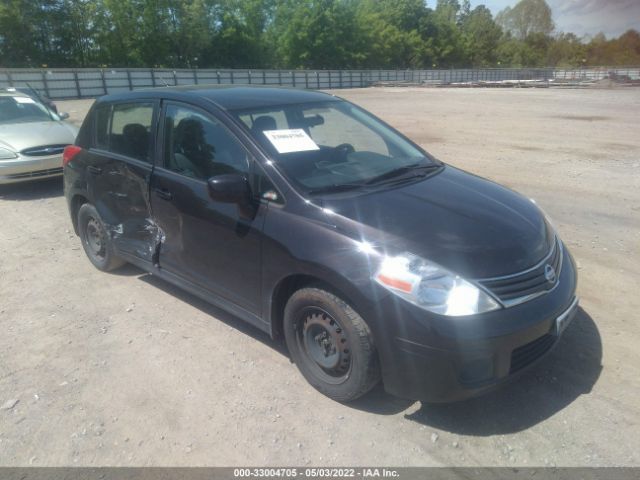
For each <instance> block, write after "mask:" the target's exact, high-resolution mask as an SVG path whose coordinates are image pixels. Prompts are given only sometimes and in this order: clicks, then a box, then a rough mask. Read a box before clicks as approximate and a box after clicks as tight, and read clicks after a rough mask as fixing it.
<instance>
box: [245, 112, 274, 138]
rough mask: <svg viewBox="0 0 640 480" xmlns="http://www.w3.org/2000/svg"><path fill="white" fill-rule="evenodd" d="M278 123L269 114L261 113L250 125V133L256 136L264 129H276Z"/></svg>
mask: <svg viewBox="0 0 640 480" xmlns="http://www.w3.org/2000/svg"><path fill="white" fill-rule="evenodd" d="M277 129H278V125H277V123H276V119H275V118H273V117H272V116H271V115H262V116H260V117H257V118H256V119H254V120H253V124H252V125H251V133H253V135H254V136H256V137H257V136H258V135H259V134H260V133H262V132H264V131H265V130H277Z"/></svg>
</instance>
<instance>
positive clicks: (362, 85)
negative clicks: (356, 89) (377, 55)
mask: <svg viewBox="0 0 640 480" xmlns="http://www.w3.org/2000/svg"><path fill="white" fill-rule="evenodd" d="M362 77H363V74H362V70H360V88H363V87H364V79H363V78H362Z"/></svg>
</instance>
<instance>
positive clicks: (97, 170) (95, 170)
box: [87, 165, 102, 175]
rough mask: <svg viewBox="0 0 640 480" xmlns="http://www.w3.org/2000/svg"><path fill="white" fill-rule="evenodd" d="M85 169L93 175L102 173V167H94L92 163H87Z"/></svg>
mask: <svg viewBox="0 0 640 480" xmlns="http://www.w3.org/2000/svg"><path fill="white" fill-rule="evenodd" d="M87 171H88V172H89V173H92V174H94V175H100V174H101V173H102V169H101V168H100V167H94V166H93V165H89V166H88V167H87Z"/></svg>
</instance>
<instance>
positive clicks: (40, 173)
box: [2, 168, 62, 179]
mask: <svg viewBox="0 0 640 480" xmlns="http://www.w3.org/2000/svg"><path fill="white" fill-rule="evenodd" d="M48 175H62V168H50V169H48V170H38V171H36V172H25V173H14V174H12V175H4V176H3V177H2V178H7V179H18V178H37V177H46V176H48Z"/></svg>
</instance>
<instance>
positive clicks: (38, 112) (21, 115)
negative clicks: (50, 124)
mask: <svg viewBox="0 0 640 480" xmlns="http://www.w3.org/2000/svg"><path fill="white" fill-rule="evenodd" d="M52 120H57V118H55V116H54V114H53V113H52V112H50V111H49V109H48V108H47V107H45V106H44V105H42V104H41V103H40V102H38V101H37V100H34V99H33V98H31V97H24V96H19V95H15V96H10V95H8V96H0V124H7V123H27V122H46V121H52Z"/></svg>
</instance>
